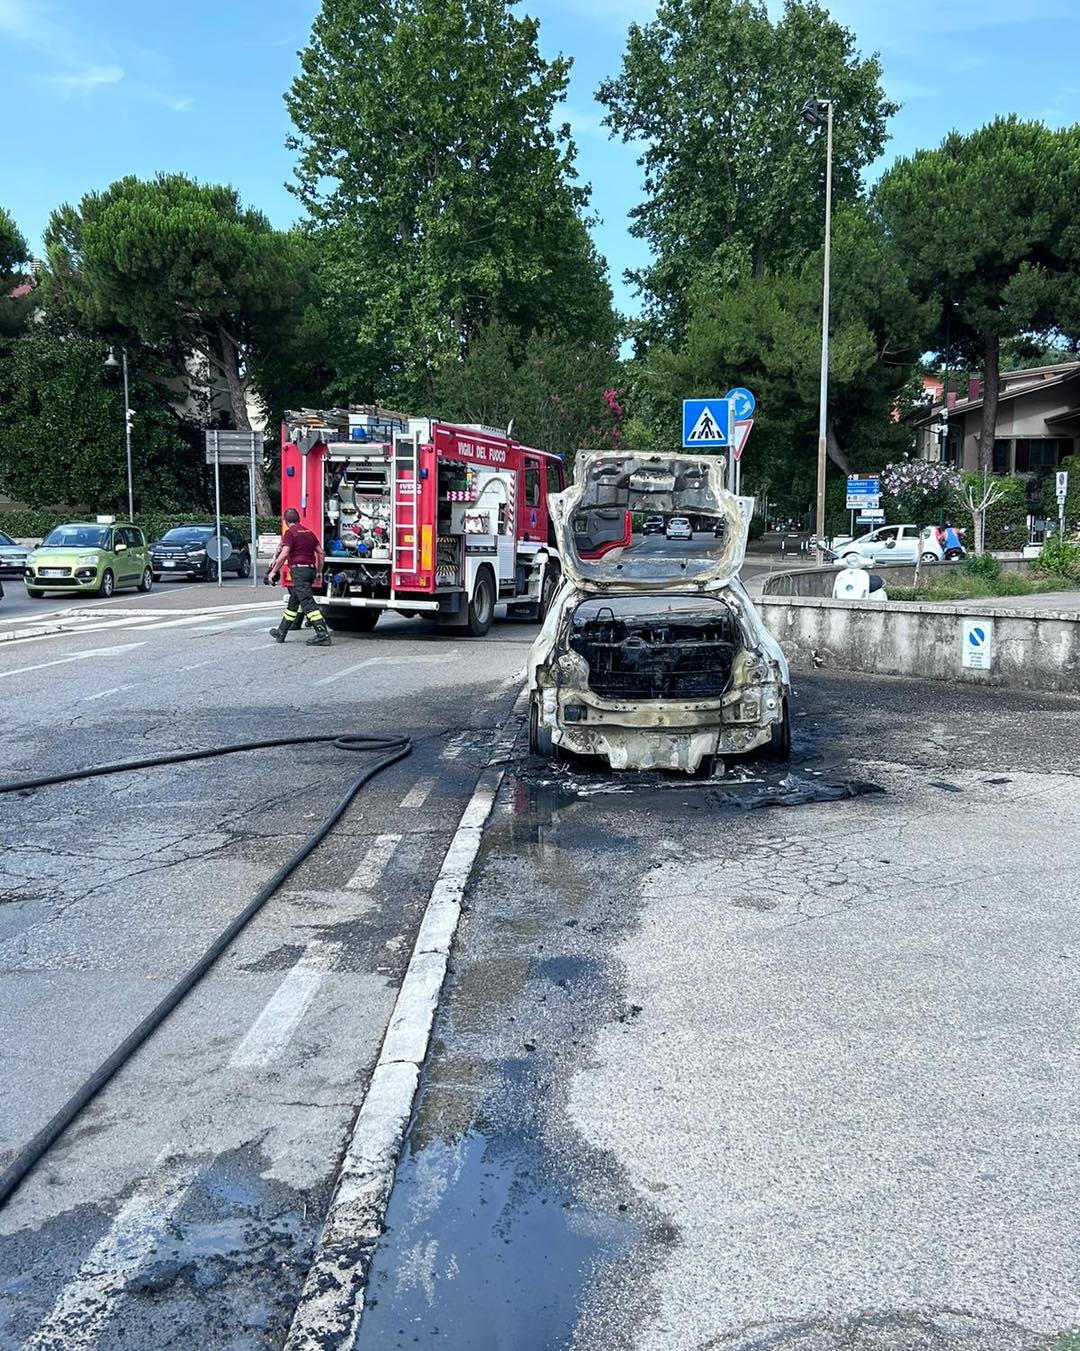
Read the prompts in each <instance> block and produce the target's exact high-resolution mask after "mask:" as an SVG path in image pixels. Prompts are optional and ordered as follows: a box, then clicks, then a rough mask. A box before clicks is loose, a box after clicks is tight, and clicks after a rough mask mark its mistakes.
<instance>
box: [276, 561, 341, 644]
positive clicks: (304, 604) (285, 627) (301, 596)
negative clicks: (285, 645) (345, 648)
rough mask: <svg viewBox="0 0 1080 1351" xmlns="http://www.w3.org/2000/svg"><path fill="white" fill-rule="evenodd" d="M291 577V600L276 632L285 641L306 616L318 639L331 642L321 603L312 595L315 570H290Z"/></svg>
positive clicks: (297, 568) (308, 568)
mask: <svg viewBox="0 0 1080 1351" xmlns="http://www.w3.org/2000/svg"><path fill="white" fill-rule="evenodd" d="M289 575H290V577H291V578H292V585H291V586H290V588H289V598H288V600H287V601H286V602H285V613H284V614H283V615H282V616H281V624H280V625H279V626H278V628H277V630H275V631H274V632H275V634H276V635H280V637H281V639H282V640H284V638H285V635H286V634H287V633H288V632H289V631H290V630H291V629H292V628H293V626H294V625H295V624H296V622H297V621H298V620H299V618H300V616H301V615H304V616H305V617H306V618H307V619H308V620H310V621H311V627H312V628H313V629H314V630H315V635H316V638H317V639H322V640H323V641H329V637H330V635H329V632H328V630H327V627H326V620H325V619H324V618H323V613H322V611H321V610H320V609H319V603H318V601H317V600H316V599H315V596H314V595H313V593H312V590H311V587H312V583H313V582H314V581H315V569H314V568H311V567H295V568H290V570H289Z"/></svg>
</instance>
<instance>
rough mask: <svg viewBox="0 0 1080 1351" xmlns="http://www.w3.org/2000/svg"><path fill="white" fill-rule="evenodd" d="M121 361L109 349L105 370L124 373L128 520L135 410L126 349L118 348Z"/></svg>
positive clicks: (132, 515)
mask: <svg viewBox="0 0 1080 1351" xmlns="http://www.w3.org/2000/svg"><path fill="white" fill-rule="evenodd" d="M120 357H121V360H120V361H117V359H116V353H115V352H114V351H113V349H112V348H111V347H110V348H109V355H108V356H107V357H106V358H105V366H106V369H107V370H111V371H114V370H116V368H117V366H121V367H122V368H123V372H124V446H125V448H126V450H127V485H128V520H129V521H133V520H134V519H135V488H134V484H133V482H132V478H131V419H132V418H133V417H134V415H135V410H134V408H132V406H131V396H130V394H129V393H128V362H127V348H126V347H121V348H120Z"/></svg>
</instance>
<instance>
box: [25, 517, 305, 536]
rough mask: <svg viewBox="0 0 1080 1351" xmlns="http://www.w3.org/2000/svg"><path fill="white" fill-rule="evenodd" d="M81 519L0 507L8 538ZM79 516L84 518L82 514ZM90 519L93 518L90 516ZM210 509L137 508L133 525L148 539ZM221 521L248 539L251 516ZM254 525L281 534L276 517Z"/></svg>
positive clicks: (36, 533)
mask: <svg viewBox="0 0 1080 1351" xmlns="http://www.w3.org/2000/svg"><path fill="white" fill-rule="evenodd" d="M79 519H81V518H80V516H79V515H78V514H77V513H74V512H70V511H44V510H26V511H3V510H0V530H3V531H4V533H5V534H7V535H10V536H11V537H12V539H43V538H44V537H45V536H46V535H47V534H48V533H49V531H50V530H51V529H52V528H53V526H56V525H63V524H64V522H65V521H73V520H79ZM82 519H85V517H83V518H82ZM90 519H93V517H92V516H91V517H90ZM116 519H117V521H124V520H125V519H126V517H124V516H120V515H117V518H116ZM213 519H214V514H213V512H210V513H207V512H205V511H202V512H198V513H193V512H183V511H174V512H165V511H145V512H140V511H137V512H136V513H135V524H136V525H137V526H140V527H141V528H142V529H143V530H144V531H145V532H146V538H147V539H148V540H155V539H158V538H160V536H162V535H163V534H164V533H165V531H166V530H169V529H171V528H172V527H173V526H174V525H195V524H202V523H204V522H207V521H213ZM221 519H222V521H224V522H226V523H227V524H229V525H232V526H235V527H236V529H237V530H239V531H240V533H241V534H242V535H243V537H244V538H245V539H246V540H248V541H249V542H250V535H251V517H250V516H232V515H230V516H222V518H221ZM255 528H256V531H257V532H258V533H259V534H260V535H277V534H280V533H281V521H280V520H279V519H278V518H277V517H276V516H257V517H256V518H255Z"/></svg>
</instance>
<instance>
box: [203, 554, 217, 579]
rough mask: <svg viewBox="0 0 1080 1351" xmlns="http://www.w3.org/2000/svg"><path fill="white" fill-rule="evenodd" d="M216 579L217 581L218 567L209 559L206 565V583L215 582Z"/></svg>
mask: <svg viewBox="0 0 1080 1351" xmlns="http://www.w3.org/2000/svg"><path fill="white" fill-rule="evenodd" d="M217 579H218V565H217V564H216V563H215V562H214V560H213V559H210V561H209V562H208V563H207V565H206V580H207V581H208V582H216V581H217Z"/></svg>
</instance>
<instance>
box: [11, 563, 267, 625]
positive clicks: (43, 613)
mask: <svg viewBox="0 0 1080 1351" xmlns="http://www.w3.org/2000/svg"><path fill="white" fill-rule="evenodd" d="M263 570H265V563H264V564H263ZM0 581H2V582H3V585H4V595H3V598H2V599H0V631H3V630H4V629H5V628H7V626H8V623H9V622H10V621H12V620H15V621H16V622H18V623H22V622H23V621H24V620H28V619H31V618H37V619H42V620H47V619H49V618H51V617H53V616H55V615H57V614H61V613H63V612H64V611H67V610H71V609H79V610H83V611H86V612H87V613H90V612H94V613H96V612H98V611H103V610H106V609H108V608H109V607H110V606H111V607H112V608H113V609H114V610H122V609H127V608H130V607H131V606H135V605H142V604H144V603H146V602H147V601H148V600H150V599H152V600H153V601H154V602H155V603H156V604H164V603H165V602H166V598H169V599H170V600H171V599H177V598H179V597H181V596H183V597H185V599H187V598H190V597H191V596H192V595H193V594H194V595H195V596H197V597H198V603H199V604H203V605H216V604H217V603H218V601H219V600H220V594H219V593H220V592H223V591H224V592H228V593H229V595H230V597H231V595H232V593H233V592H234V591H237V590H241V591H253V590H255V588H254V587H252V585H251V578H250V577H248V578H244V579H243V580H242V579H241V578H239V577H233V576H231V575H227V576H225V577H223V578H222V584H221V586H220V587H219V586H218V585H217V583H216V582H187V581H180V582H161V583H160V584H158V585H155V586H154V587H153V588H152V589H151V591H150V592H149V595H147V596H144V595H142V594H141V593H140V592H138V591H117V592H116V593H115V594H113V595H112V596H110V597H109V598H108V600H105V599H104V598H103V597H101V596H57V595H44V596H42V597H41V599H40V600H32V599H31V598H30V597H29V596H28V595H27V594H26V587H25V586H24V585H23V582H22V579H21V578H19V577H3V578H0ZM253 599H255V600H264V599H265V592H258V591H257V592H256V594H255V596H254V597H253Z"/></svg>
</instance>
